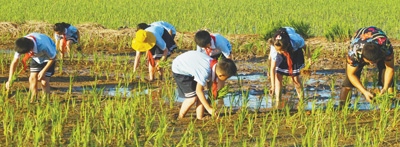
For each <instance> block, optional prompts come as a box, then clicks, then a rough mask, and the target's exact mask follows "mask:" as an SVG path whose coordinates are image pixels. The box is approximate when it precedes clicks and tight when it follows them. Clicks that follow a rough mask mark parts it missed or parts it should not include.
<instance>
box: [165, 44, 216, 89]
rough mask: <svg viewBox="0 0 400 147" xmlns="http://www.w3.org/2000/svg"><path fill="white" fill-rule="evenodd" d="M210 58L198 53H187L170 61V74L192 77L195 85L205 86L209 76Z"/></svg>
mask: <svg viewBox="0 0 400 147" xmlns="http://www.w3.org/2000/svg"><path fill="white" fill-rule="evenodd" d="M211 60H212V58H211V57H209V56H207V55H206V54H204V53H201V52H198V51H187V52H185V53H183V54H181V55H179V56H177V57H176V58H175V59H174V60H173V61H172V72H174V73H176V74H181V75H186V76H192V77H194V80H195V81H196V82H197V83H200V84H201V85H203V86H206V84H207V80H208V78H209V77H210V75H211V68H210V61H211Z"/></svg>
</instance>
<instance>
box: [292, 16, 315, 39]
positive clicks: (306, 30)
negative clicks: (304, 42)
mask: <svg viewBox="0 0 400 147" xmlns="http://www.w3.org/2000/svg"><path fill="white" fill-rule="evenodd" d="M289 24H290V26H291V27H293V28H294V29H295V30H296V33H298V34H300V35H301V37H303V38H304V39H307V38H310V37H313V35H312V34H311V25H310V24H308V23H306V22H304V21H300V22H295V21H293V20H291V21H290V22H289Z"/></svg>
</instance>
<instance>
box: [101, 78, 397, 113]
mask: <svg viewBox="0 0 400 147" xmlns="http://www.w3.org/2000/svg"><path fill="white" fill-rule="evenodd" d="M316 74H320V75H330V74H333V73H331V72H319V73H316ZM228 81H242V82H244V81H246V82H249V83H252V82H253V83H254V84H252V85H251V87H263V85H262V83H267V77H266V76H265V75H264V74H262V73H259V74H239V75H238V76H237V77H231V78H230V79H228ZM256 81H257V82H256ZM329 82H330V81H327V80H322V79H314V78H309V79H307V80H306V81H305V82H304V85H305V86H304V92H305V95H306V102H305V103H306V104H305V109H306V110H312V109H315V108H317V109H325V108H326V107H327V105H328V103H329V102H331V103H334V104H335V105H337V104H338V103H339V96H338V95H339V93H340V87H339V86H334V89H333V90H334V91H332V90H331V89H330V87H329V86H327V85H329V84H330V83H329ZM257 84H258V85H257ZM316 84H318V85H325V86H312V85H316ZM366 85H367V86H366V87H367V88H368V89H371V88H373V84H372V83H367V84H366ZM399 87H400V85H397V88H398V89H399ZM354 91H355V90H354ZM148 93H149V90H148V89H146V90H144V91H141V92H135V93H133V92H132V88H115V87H109V88H105V89H104V94H105V95H108V96H117V95H123V96H126V97H134V96H135V95H146V94H148ZM285 96H286V97H288V98H289V99H290V101H294V103H297V102H298V99H297V96H296V91H295V89H294V88H292V89H287V90H284V94H283V97H285ZM175 100H176V102H182V101H183V100H184V98H180V97H178V96H176V99H175ZM332 101H333V102H332ZM223 103H224V106H226V107H232V108H233V109H238V108H243V107H247V108H248V109H253V110H258V109H270V108H273V106H274V100H273V99H272V98H271V96H270V95H268V94H265V92H264V90H262V89H261V90H257V89H249V90H238V91H235V92H231V93H229V94H227V95H226V96H225V97H224V98H223ZM393 107H395V104H393ZM349 108H350V109H357V110H373V109H379V108H377V107H376V106H371V105H370V103H368V102H367V101H366V100H365V99H364V98H363V97H362V95H361V94H360V93H358V92H353V95H352V98H351V104H350V105H349Z"/></svg>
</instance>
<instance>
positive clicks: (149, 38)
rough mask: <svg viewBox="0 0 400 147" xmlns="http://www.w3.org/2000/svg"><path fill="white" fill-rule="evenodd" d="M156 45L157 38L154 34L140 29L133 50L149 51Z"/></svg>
mask: <svg viewBox="0 0 400 147" xmlns="http://www.w3.org/2000/svg"><path fill="white" fill-rule="evenodd" d="M154 45H156V37H155V36H154V35H153V33H151V32H148V31H145V30H142V29H140V30H139V31H137V32H136V37H135V38H134V39H133V40H132V48H133V49H134V50H136V51H139V52H144V51H148V50H150V49H151V48H153V46H154Z"/></svg>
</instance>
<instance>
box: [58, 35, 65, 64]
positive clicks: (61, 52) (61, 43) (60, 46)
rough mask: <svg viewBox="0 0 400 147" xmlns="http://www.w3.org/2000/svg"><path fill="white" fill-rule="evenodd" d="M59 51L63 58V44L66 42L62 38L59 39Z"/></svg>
mask: <svg viewBox="0 0 400 147" xmlns="http://www.w3.org/2000/svg"><path fill="white" fill-rule="evenodd" d="M58 44H59V46H58V52H59V53H60V58H61V59H63V58H64V54H63V46H64V42H63V41H62V39H61V40H59V41H58Z"/></svg>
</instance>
